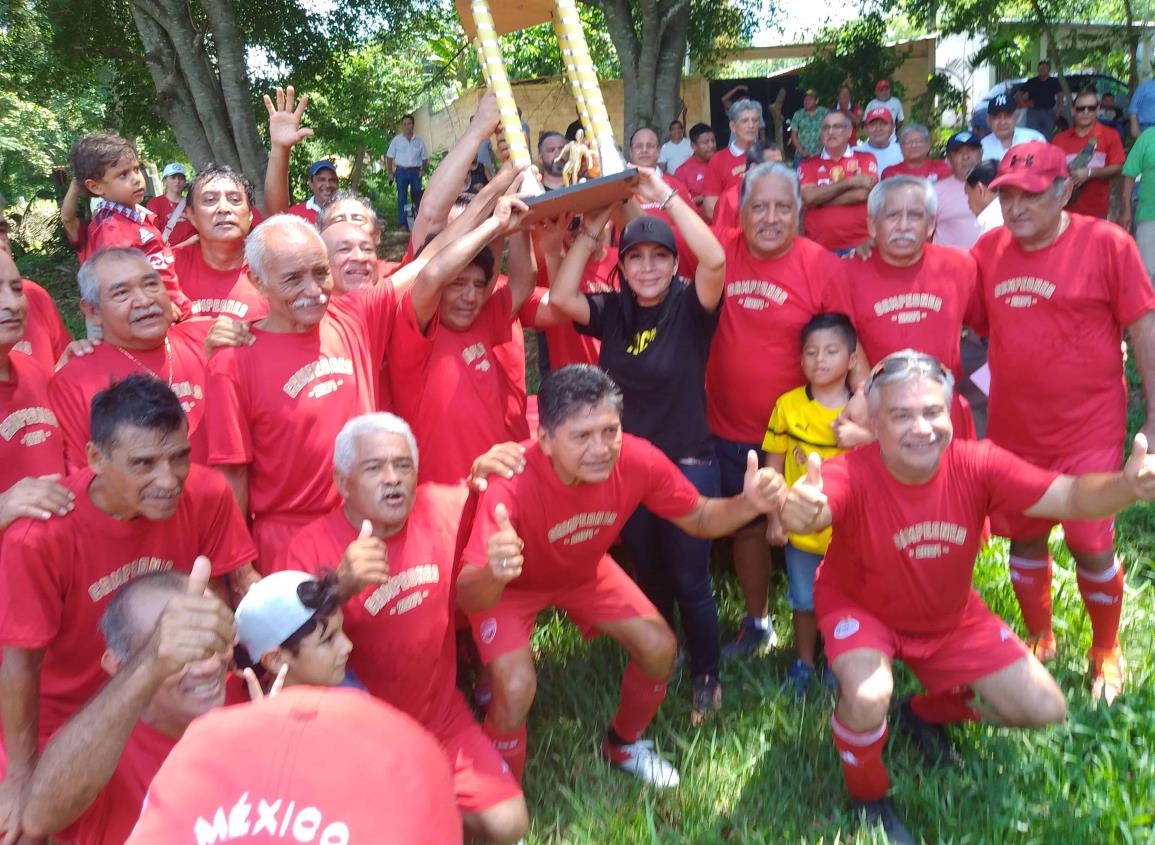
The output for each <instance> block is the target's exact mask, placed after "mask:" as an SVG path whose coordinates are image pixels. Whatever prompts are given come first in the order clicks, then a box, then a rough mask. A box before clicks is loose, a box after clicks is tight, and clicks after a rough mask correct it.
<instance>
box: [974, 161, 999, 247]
mask: <svg viewBox="0 0 1155 845" xmlns="http://www.w3.org/2000/svg"><path fill="white" fill-rule="evenodd" d="M998 170H999V166H998V165H997V164H996V163H995V162H993V161H990V160H987V161H981V162H979V163H978V164H977V165H975V167H974V168H973V169H972V170H971V172H970V173H969V174H968V175H967V202H968V203H969V204H970V207H971V211H972V212H974V215H975V218H976V220H977V222H978V226H979V230H980V231H981V232H982V233H984V234H985V233H986V232H989V231H990V230H991V229H997V228H998V227H999V226H1001V225H1003V207H1002V206H1001V205H999V203H998V196H997V195H996V194H995V192H994V191H992V190H991V182H993V181H994V179H995V176H996V175H997V174H998Z"/></svg>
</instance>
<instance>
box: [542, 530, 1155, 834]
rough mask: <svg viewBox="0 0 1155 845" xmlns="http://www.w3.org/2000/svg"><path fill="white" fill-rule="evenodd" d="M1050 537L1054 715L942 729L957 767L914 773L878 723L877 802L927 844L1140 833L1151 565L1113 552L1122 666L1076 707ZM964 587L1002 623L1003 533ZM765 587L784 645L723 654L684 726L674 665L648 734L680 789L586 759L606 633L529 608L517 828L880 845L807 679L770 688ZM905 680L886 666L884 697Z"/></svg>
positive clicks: (1081, 688) (1146, 805)
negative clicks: (535, 675) (532, 630)
mask: <svg viewBox="0 0 1155 845" xmlns="http://www.w3.org/2000/svg"><path fill="white" fill-rule="evenodd" d="M1138 519H1144V520H1149V519H1151V514H1150V512H1147V513H1141V514H1129V515H1128V517H1127V519H1126V520H1125V522H1126V523H1127V524H1131V523H1133V522H1135V521H1136V520H1138ZM1124 530H1126V529H1124ZM1124 539H1125V540H1126V537H1124ZM1144 539H1145V540H1146V541H1150V540H1151V539H1152V537H1151V536H1148V537H1146V538H1144ZM1054 545H1055V549H1054V551H1055V553H1056V562H1057V565H1056V570H1055V599H1054V601H1055V615H1056V632H1057V635H1058V637H1059V659H1058V660H1057V662H1056V664H1055V665H1054V666H1053V667H1052V668H1053V671H1054V674H1055V676H1056V678H1057V680H1058V681H1059V684H1060V685H1061V686H1062V688H1063V689H1064V691H1065V692H1066V693H1067V700H1068V704H1069V707H1070V715H1069V717H1068V719H1067V722H1066V723H1065V724H1064V725H1061V726H1059V727H1055V728H1050V729H1046V730H1040V731H1024V730H1004V729H999V728H996V727H993V726H987V725H969V726H965V727H960V728H954V729H953V731H954V736H955V738H956V742H957V744H958V747H959V751H960V754H961V755H962V757H963V759H964V761H965V765H964V766H963V768H962V769H961V770H958V771H943V770H928V769H926V768H925V767H924V765H923V764H922V762H921V757H920V756H919V755H918V752H917V751H916V750H915V749H914V748H913V747H912V746H911V745H910V743H909V742H908V741H907V739H906V737H905V736H904V735H903V734H902V732H901V730H900V729H894V730H892V733H891V740H890V742H889V744H888V747H887V749H886V756H885V759H886V761H887V763H888V765H889V766H890V770H891V777H892V778H893V781H894V788H893V793H892V794H893V798H894V800H895V802H896V803H897V805H898V806H899V808H900V811H901V812H902V813H903V815H904V818H905V820H906V821H907V824H908V826H909V827H910V828H911V830H912V831H913V832H914V833H915V834H916V836H919V837H920V838H922V839H923V840H924V841H926V842H938V843H958V845H962V843H1003V842H1014V843H1024V844H1025V843H1040V845H1041V844H1042V843H1052V842H1079V843H1084V842H1085V843H1091V842H1094V843H1115V842H1118V843H1140V842H1142V843H1146V842H1152V841H1155V822H1153V819H1152V814H1153V812H1155V805H1153V801H1155V756H1153V754H1155V751H1153V740H1155V721H1153V719H1152V716H1151V714H1152V713H1153V712H1155V676H1153V673H1152V668H1151V664H1150V660H1149V658H1148V650H1149V644H1150V643H1151V642H1152V640H1153V639H1155V585H1153V584H1152V580H1153V579H1152V570H1151V564H1150V560H1142V561H1141V562H1139V563H1132V562H1131V560H1132V559H1130V558H1128V562H1129V563H1131V571H1130V572H1129V574H1128V579H1127V582H1128V591H1127V596H1126V600H1125V601H1126V604H1125V608H1124V617H1123V633H1122V637H1123V642H1124V647H1125V650H1126V653H1127V657H1128V661H1129V667H1130V672H1129V676H1128V687H1127V689H1126V691H1125V693H1124V696H1123V698H1122V699H1121V700H1120V701H1118V702H1116V704H1115V706H1114V707H1111V708H1109V709H1108V708H1106V707H1101V706H1096V705H1094V704H1092V702H1091V701H1090V696H1089V694H1088V692H1087V689H1086V682H1085V674H1084V670H1085V664H1086V661H1085V657H1084V655H1085V652H1086V649H1087V647H1088V646H1089V644H1090V627H1089V624H1088V622H1087V619H1086V615H1085V613H1084V612H1083V608H1082V601H1081V599H1080V597H1079V592H1078V588H1077V586H1076V583H1075V577H1074V570H1073V568H1072V566H1071V562H1070V558H1069V557H1068V555H1067V554H1066V551H1065V549H1064V548H1062V547H1061V544H1059V543H1058V542H1057V538H1056V543H1055V544H1054ZM1123 547H1124V553H1125V554H1126V553H1127V552H1128V551H1129V546H1128V544H1127V543H1126V542H1124V543H1123ZM976 583H977V584H978V586H979V589H980V591H981V592H982V594H983V597H984V598H985V599H986V601H987V602H988V604H989V605H990V607H991V608H992V609H993V610H994V611H995V612H996V613H998V614H999V615H1001V616H1003V617H1004V618H1006V619H1010V620H1013V621H1014V622H1015V623H1016V624H1018V610H1017V606H1016V604H1015V599H1014V594H1013V593H1012V591H1011V588H1010V582H1009V580H1008V577H1007V573H1006V545H1005V543H1001V542H1000V543H997V544H996V545H994V546H993V547H992V548H991V549H989V550H987V551H984V552H983V553H982V555H981V557H980V560H979V564H978V568H977V575H976ZM715 585H716V589H717V592H718V597H719V609H720V612H721V614H722V617H723V636H724V637H726V636H732V635H733V633H734V632H735V631H736V629H737V625H738V620H739V618H740V615H741V607H740V598H739V595H738V592H737V585H736V582H735V581H734V579H733V576H732V575H730V574H729V573H722V572H720V573H717V575H716V580H715ZM778 595H779V603H778V606H777V612H776V615H775V618H776V623H777V631H778V636H779V639H780V641H781V642H782V643H783V646H782V647H780V648H779V649H778V650H776V651H775V652H774V653H772V654H771V655H769V656H768V657H766V658H763V659H758V660H752V661H740V662H734V663H729V664H727V665H725V666H724V667H723V673H724V674H723V680H724V683H725V699H724V708H723V710H722V712H721V713H720V714H719V716H718V717H717V718H715V719H714V720H713V721H712V722H710V723H707V725H706V726H704V727H702V728H700V729H694V728H692V727H691V726H690V722H689V714H690V708H689V695H690V691H689V678H688V677H687V676H686V675H684V674H679V675H677V676H675V679H674V681H673V682H672V683H671V685H670V693H669V697H668V698H667V700H666V703H665V704H664V705H663V707H662V710H661V713H660V714H659V717H658V719H657V721H656V722H655V724H654V726H653V728H652V729H651V731H650V734H649V736H650V738H651V739H654V740H656V741H657V743H658V745H659V747H660V748H661V750H662V751H663V752H664V753H666V754H667V755H669V757H670V758H671V759H672V760H673V761H674V762H675V763H676V765H677V766H678V767H679V769H680V771H681V774H682V784H681V786H680V787H679V788H678V789H676V790H669V791H665V792H661V791H656V790H651V789H647V788H645V787H642V786H640V785H639V784H637V783H636V782H635V781H634V780H633V779H632V778H630V777H628V776H626V775H623V774H621V773H619V772H617V771H614V770H611V769H610V768H609V767H607V766H606V765H604V764H603V763H602V762H601V760H600V757H599V753H598V748H599V743H600V738H601V735H602V731H603V730H604V729H605V727H606V725H607V723H608V721H609V719H610V717H611V716H612V714H613V710H614V707H615V706H616V702H617V697H618V682H619V678H620V673H621V669H622V666H623V662H624V661H623V656H622V654H621V652H620V650H619V649H618V648H617V647H616V646H615V645H614V644H613V643H612V642H610V641H608V640H606V639H605V638H600V639H599V640H596V641H594V642H593V643H592V644H586V643H583V642H582V640H581V637H580V636H579V635H578V633H577V631H576V629H574V627H573V626H572V625H570V624H569V623H568V622H566V621H564V620H563V619H561V618H559V617H554V616H550V617H543V623H544V624H541V625H539V629H538V631H537V633H536V634H535V638H534V645H535V648H536V650H537V653H538V662H539V672H540V677H539V684H538V696H537V701H536V703H535V704H534V708H533V711H532V712H531V714H530V720H529V763H528V766H527V769H526V777H525V788H526V794H527V798H528V800H529V805H530V812H531V815H532V817H533V826H532V828H531V831H530V834H529V836H528V837H527V838H526V842H527V843H530V845H534V844H535V843H599V845H609V843H671V844H672V843H687V845H688V844H689V843H694V845H697V843H713V842H734V843H826V845H832V843H850V842H853V843H868V842H874V841H882V840H881V839H876V838H875V837H874V836H872V835H871V834H868V833H863V832H862V831H860V829H859V825H858V823H857V821H856V820H855V819H854V818H853V817H852V815H851V814H850V811H849V806H848V803H847V797H846V793H845V790H844V787H843V781H842V775H841V771H840V769H839V765H838V759H837V756H836V754H835V750H834V745H833V743H832V741H831V739H830V729H829V719H830V713H831V709H832V705H833V700H832V699H831V698H830V697H829V696H828V695H826V694H823V693H821V692H819V691H818V690H814V691H812V693H811V695H810V696H809V697H808V698H807V699H806V700H804V701H803V702H802V703H800V704H799V703H796V702H795V700H794V697H793V694H792V693H791V692H790V691H788V690H786V689H785V688H784V686H783V684H784V681H785V671H786V667H787V665H788V664H789V662H790V661H791V660H792V654H791V652H790V642H791V637H790V625H789V611H788V609H787V608H786V606H785V602H784V599H782V597H781V595H782V590H781V585H779V587H778ZM915 689H917V684H916V682H915V681H914V680H913V678H912V676H910V674H909V673H908V672H907V671H906V670H905V669H904V668H902V667H901V664H900V665H899V668H898V672H897V676H896V700H897V698H898V697H899V696H901V695H903V694H905V693H906V692H910V691H914V690H915Z"/></svg>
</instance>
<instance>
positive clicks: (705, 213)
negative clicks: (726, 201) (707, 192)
mask: <svg viewBox="0 0 1155 845" xmlns="http://www.w3.org/2000/svg"><path fill="white" fill-rule="evenodd" d="M804 190H805V189H804ZM717 205H718V198H717V197H707V196H703V197H702V217H703V219H704V220H705V221H706V222H707V223H711V222H713V220H714V209H715V208H716V207H717Z"/></svg>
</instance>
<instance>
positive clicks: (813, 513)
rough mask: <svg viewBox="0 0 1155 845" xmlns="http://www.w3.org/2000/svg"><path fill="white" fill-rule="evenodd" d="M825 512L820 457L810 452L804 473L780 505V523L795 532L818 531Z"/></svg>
mask: <svg viewBox="0 0 1155 845" xmlns="http://www.w3.org/2000/svg"><path fill="white" fill-rule="evenodd" d="M826 512H827V508H826V494H825V493H823V492H822V458H820V457H819V456H818V454H817V453H815V452H811V453H810V457H809V458H808V459H807V461H806V475H804V476H802V477H801V478H799V479H798V480H797V481H795V482H794V486H793V487H791V488H790V491H789V492H788V493H787V494H786V501H785V502H784V503H783V505H782V524H783V525H784V526H785V527H786V530H787V531H791V532H793V533H795V534H810V533H812V532H814V531H820V530H821V529H823V528H825V527H826V525H828V524H829V522H828V521H826V523H825V524H823V521H824V520H823V515H824V514H825V513H826Z"/></svg>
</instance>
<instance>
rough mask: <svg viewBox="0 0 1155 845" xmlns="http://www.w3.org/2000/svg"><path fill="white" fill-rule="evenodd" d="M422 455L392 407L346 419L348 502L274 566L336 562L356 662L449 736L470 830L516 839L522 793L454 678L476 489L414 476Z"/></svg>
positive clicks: (343, 465)
mask: <svg viewBox="0 0 1155 845" xmlns="http://www.w3.org/2000/svg"><path fill="white" fill-rule="evenodd" d="M421 457H423V456H421ZM418 458H419V453H418V450H417V444H416V441H415V440H414V438H413V432H412V430H411V429H410V428H409V426H408V424H406V422H405V421H404V420H402V419H400V418H399V417H396V416H394V415H393V414H366V415H364V416H360V417H356V418H354V419H352V420H350V421H349V422H348V423H346V424H345V426H344V428H342V429H341V433H340V434H338V435H337V441H336V445H335V446H334V450H333V465H334V472H335V473H336V479H337V488H338V489H339V490H340V492H341V500H342V501H341V503H340V505H338V507H336V508H335V509H334V510H332V511H331V512H330V513H328V514H326V515H325V516H323V517H320V518H319V519H317V520H316V521H314V522H312V523H310V524H309V525H307V526H305V527H304V528H303V529H301V531H300V532H299V533H298V534H296V536H294V537H293V539H292V542H291V543H290V544H289V545H288V546H287V547H286V548H285V550H284V551H283V552H282V555H281V557H280V559H279V561H278V564H277V567H276V568H277V569H297V570H303V571H306V572H314V573H315V572H318V571H320V570H321V569H326V568H327V569H336V570H337V575H338V578H339V589H340V592H341V594H342V596H343V597H344V598H345V599H346V604H345V624H344V628H345V633H346V634H348V636H349V639H350V640H352V642H353V651H352V652H351V654H350V656H349V666H350V668H352V670H353V672H354V673H355V674H356V676H357V678H358V679H359V680H360V681H361V682H362V683H363V684H364V685H365V687H366V688H367V689H368V690H369V692H370V693H372V694H373V695H375V696H377V697H378V698H380V699H382V700H384V701H387V702H388V703H389V704H392V705H393V706H394V707H398V708H400V709H401V710H403V711H404V712H405V713H407V714H408V715H410V716H412V717H413V718H414V719H416V720H417V721H419V722H420V723H421V724H422V725H423V726H424V727H425V728H426V729H427V730H429V731H430V732H431V733H432V734H433V735H434V736H435V737H436V738H437V740H438V742H440V743H441V745H442V747H443V748H444V749H445V752H446V754H447V755H448V757H449V759H450V761H451V763H452V765H453V768H454V781H455V785H456V791H457V803H458V807H459V809H460V811H461V814H462V819H463V821H464V823H465V827H466V829H467V830H468V831H469V833H470V835H471V836H474V837H476V838H478V839H480V840H483V841H485V842H500V843H512V842H516V841H517V840H518V839H520V838H521V837H522V836H524V835H525V831H526V828H527V827H528V826H529V816H528V812H527V810H526V806H525V798H524V797H523V796H522V794H521V789H520V788H519V787H518V785H517V783H516V781H514V779H513V777H512V776H511V775H510V774H509V769H508V767H507V766H505V764H504V762H503V761H502V759H501V756H500V755H499V754H498V753H497V751H496V749H494V747H493V745H492V744H491V743H490V742H489V740H488V739H487V738H486V736H485V733H484V732H483V731H482V730H481V726H480V725H478V724H477V721H476V720H475V719H474V718H473V714H472V713H471V712H470V710H469V705H468V704H466V702H465V698H464V697H463V696H462V694H461V692H460V691H459V690H458V689H457V686H456V677H457V643H456V631H455V628H454V624H453V617H454V612H455V608H456V602H455V596H454V580H455V578H456V577H457V558H458V555H459V552H460V549H459V542H460V538H459V534H460V532H461V531H462V528H463V525H462V523H463V519H462V517H463V513H462V511H463V508H464V507H465V505H466V496H467V494H468V489H467V488H466V486H465V485H464V484H461V485H458V486H455V487H449V486H444V485H440V484H421V485H418V484H417V470H418V466H419V461H418ZM468 513H469V515H470V516H472V507H470V508H469V510H468ZM464 528H465V530H468V523H466V524H465V526H464Z"/></svg>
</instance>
